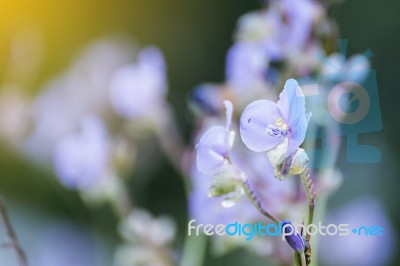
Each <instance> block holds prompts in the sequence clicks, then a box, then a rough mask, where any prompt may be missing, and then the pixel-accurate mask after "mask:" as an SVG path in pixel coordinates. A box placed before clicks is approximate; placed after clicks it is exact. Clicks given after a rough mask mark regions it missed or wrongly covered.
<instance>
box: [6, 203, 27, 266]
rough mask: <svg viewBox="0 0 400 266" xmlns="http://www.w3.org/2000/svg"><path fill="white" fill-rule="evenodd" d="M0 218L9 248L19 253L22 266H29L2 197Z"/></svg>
mask: <svg viewBox="0 0 400 266" xmlns="http://www.w3.org/2000/svg"><path fill="white" fill-rule="evenodd" d="M0 218H1V220H2V221H3V223H4V226H5V228H6V232H7V235H8V238H9V240H10V243H9V246H11V247H12V248H13V249H14V250H15V252H16V253H17V257H18V260H19V265H20V266H27V265H28V261H27V259H26V255H25V252H24V250H23V249H22V247H21V245H20V244H19V242H18V239H17V235H16V234H15V231H14V228H13V227H12V225H11V221H10V218H9V217H8V213H7V210H6V207H5V205H4V202H3V199H2V198H1V197H0Z"/></svg>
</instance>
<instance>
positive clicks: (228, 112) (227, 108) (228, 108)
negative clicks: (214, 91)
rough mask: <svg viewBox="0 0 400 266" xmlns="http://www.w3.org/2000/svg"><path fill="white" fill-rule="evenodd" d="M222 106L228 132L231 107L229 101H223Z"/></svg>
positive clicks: (230, 121) (231, 112)
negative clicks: (224, 110)
mask: <svg viewBox="0 0 400 266" xmlns="http://www.w3.org/2000/svg"><path fill="white" fill-rule="evenodd" d="M224 105H225V108H226V130H228V131H229V128H230V126H231V123H232V114H233V105H232V103H231V102H230V101H224Z"/></svg>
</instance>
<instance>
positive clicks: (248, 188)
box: [243, 180, 279, 223]
mask: <svg viewBox="0 0 400 266" xmlns="http://www.w3.org/2000/svg"><path fill="white" fill-rule="evenodd" d="M243 188H244V191H245V193H246V195H247V197H248V198H249V199H250V201H251V203H253V205H254V207H256V209H257V210H258V211H259V212H260V213H261V214H262V215H264V216H265V217H267V218H268V219H270V220H272V221H273V222H275V223H279V219H278V218H276V217H275V216H274V215H272V214H271V213H269V212H268V211H267V210H266V209H265V208H264V207H263V205H262V203H261V201H260V198H259V197H258V196H257V194H256V193H255V191H254V190H253V189H252V188H251V185H250V183H249V181H248V180H245V181H244V182H243Z"/></svg>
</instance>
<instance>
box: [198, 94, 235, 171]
mask: <svg viewBox="0 0 400 266" xmlns="http://www.w3.org/2000/svg"><path fill="white" fill-rule="evenodd" d="M224 104H225V107H226V126H225V127H222V126H213V127H211V128H210V129H208V130H207V131H206V132H205V133H204V135H203V136H202V137H201V138H200V140H199V142H198V144H197V146H196V148H197V156H196V163H197V169H198V170H199V172H201V173H203V174H206V175H210V174H214V173H215V172H216V171H217V170H218V168H220V167H222V165H223V164H224V161H225V159H226V158H227V156H228V154H229V151H230V149H231V146H232V144H233V137H232V135H231V134H230V129H229V128H230V125H231V122H232V113H233V106H232V103H231V102H229V101H224Z"/></svg>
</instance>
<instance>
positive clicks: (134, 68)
mask: <svg viewBox="0 0 400 266" xmlns="http://www.w3.org/2000/svg"><path fill="white" fill-rule="evenodd" d="M166 92H167V84H166V67H165V62H164V58H163V56H162V54H161V52H160V51H159V50H158V49H157V48H155V47H148V48H146V49H144V50H142V51H141V52H140V54H139V58H138V62H137V63H136V64H131V65H127V66H125V67H122V68H120V69H119V70H117V71H116V72H115V74H114V76H113V77H112V79H111V82H110V100H111V105H112V106H113V108H114V109H115V111H116V112H117V113H118V114H119V115H121V116H123V117H127V118H135V117H141V116H146V115H149V113H150V112H151V111H153V110H154V109H155V108H157V107H158V106H159V105H160V103H161V102H162V100H163V97H164V96H165V94H166Z"/></svg>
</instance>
